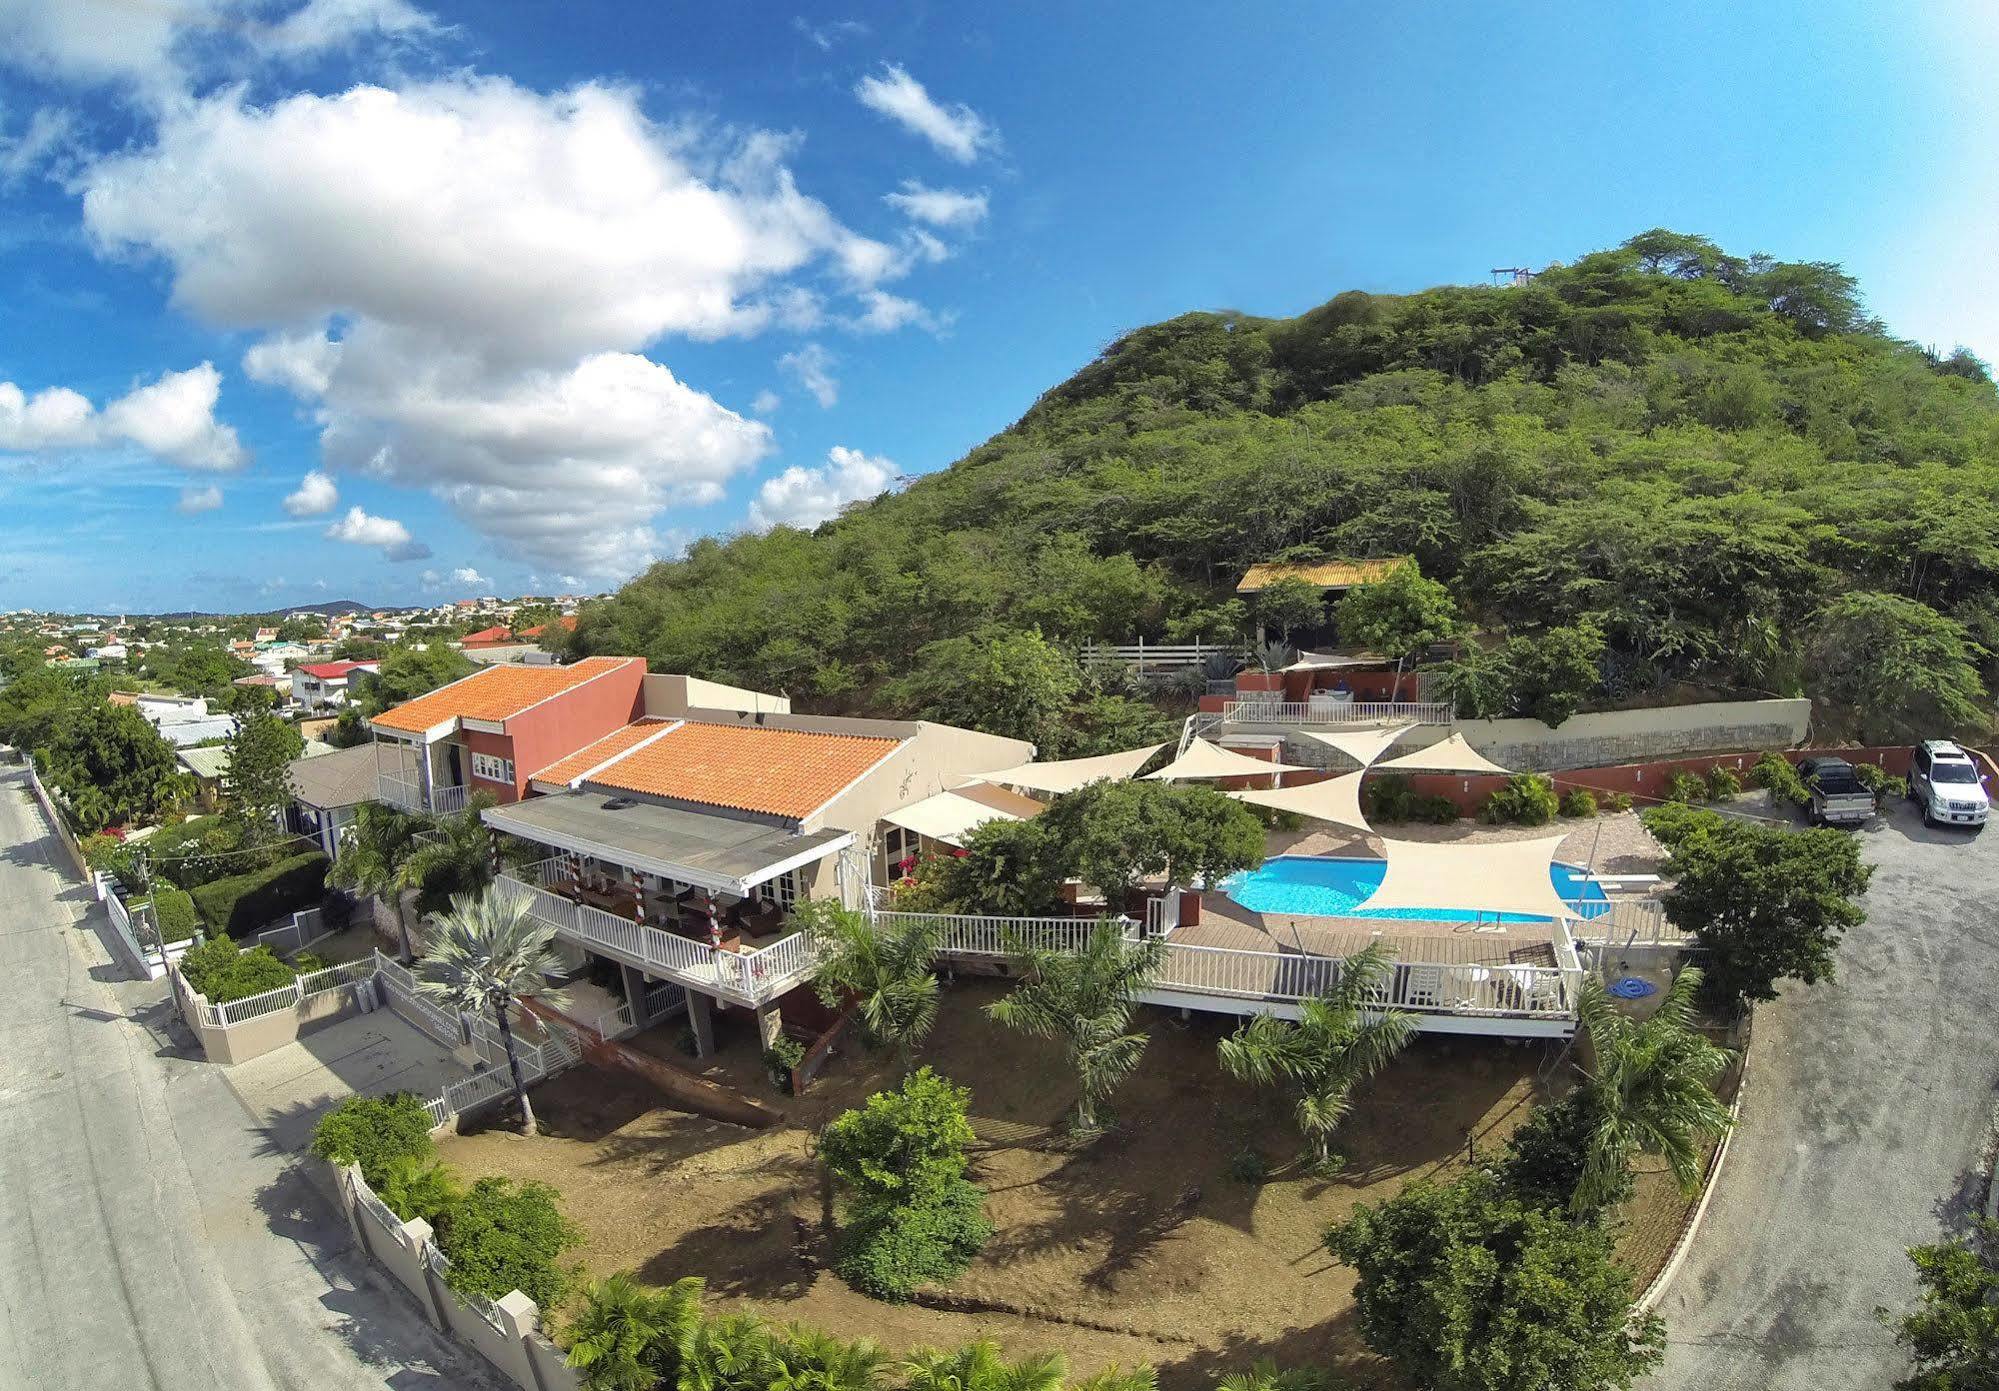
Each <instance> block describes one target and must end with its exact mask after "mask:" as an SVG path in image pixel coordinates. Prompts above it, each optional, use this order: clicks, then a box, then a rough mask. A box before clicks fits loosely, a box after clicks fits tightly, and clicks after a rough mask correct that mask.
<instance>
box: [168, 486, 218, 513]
mask: <svg viewBox="0 0 1999 1391" xmlns="http://www.w3.org/2000/svg"><path fill="white" fill-rule="evenodd" d="M221 505H222V490H221V489H220V488H218V487H216V486H215V485H214V484H213V483H211V484H209V485H208V486H207V487H205V488H182V489H181V490H180V501H179V502H178V503H176V504H174V510H175V511H177V512H213V511H214V510H215V509H216V508H218V507H220V506H221Z"/></svg>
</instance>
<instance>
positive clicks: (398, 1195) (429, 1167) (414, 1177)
mask: <svg viewBox="0 0 1999 1391" xmlns="http://www.w3.org/2000/svg"><path fill="white" fill-rule="evenodd" d="M427 1121H428V1118H427V1117H426V1122H427ZM426 1138H427V1137H426ZM368 1186H369V1187H370V1188H373V1189H374V1190H375V1196H376V1197H378V1198H380V1199H381V1200H382V1202H383V1203H384V1204H385V1205H386V1206H387V1207H388V1209H389V1211H390V1212H393V1213H394V1214H395V1215H396V1216H398V1217H400V1218H402V1219H403V1221H405V1222H411V1221H415V1220H416V1219H417V1218H419V1217H420V1218H422V1219H423V1220H424V1221H426V1222H428V1223H430V1225H431V1228H432V1230H435V1229H436V1227H437V1224H438V1223H439V1222H441V1221H443V1220H444V1216H445V1214H446V1213H448V1212H449V1211H451V1208H452V1205H453V1204H455V1203H457V1202H458V1201H459V1200H460V1199H461V1198H463V1197H464V1196H465V1190H464V1189H463V1188H461V1187H459V1185H458V1180H457V1179H455V1178H453V1177H452V1176H451V1171H450V1170H449V1169H447V1168H445V1167H444V1165H443V1164H442V1163H440V1162H439V1161H438V1160H435V1159H428V1160H427V1159H424V1158H422V1157H421V1156H419V1155H414V1154H404V1155H399V1156H397V1157H396V1158H394V1159H392V1160H390V1161H389V1164H388V1168H387V1170H386V1171H385V1172H384V1173H383V1174H382V1181H381V1183H379V1184H374V1183H371V1184H369V1185H368Z"/></svg>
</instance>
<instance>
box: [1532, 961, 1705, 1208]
mask: <svg viewBox="0 0 1999 1391" xmlns="http://www.w3.org/2000/svg"><path fill="white" fill-rule="evenodd" d="M1700 984H1701V973H1700V970H1699V968H1697V967H1692V966H1690V967H1688V968H1687V969H1686V970H1683V971H1681V972H1680V974H1679V975H1678V976H1677V977H1676V978H1675V979H1674V981H1673V984H1672V985H1671V986H1670V987H1669V988H1668V989H1667V991H1666V993H1665V995H1664V996H1663V997H1662V998H1661V1000H1660V1002H1659V1008H1658V1009H1656V1010H1654V1011H1653V1012H1652V1014H1651V1015H1650V1016H1649V1017H1647V1018H1645V1019H1633V1018H1631V1017H1630V1016H1629V1015H1626V1014H1623V1013H1620V1012H1619V1011H1618V1010H1617V1008H1616V1007H1615V1005H1614V1004H1613V1003H1612V1002H1611V998H1610V996H1609V994H1607V993H1606V992H1605V990H1604V988H1603V984H1602V982H1601V981H1598V980H1597V979H1595V978H1594V977H1591V978H1590V979H1588V980H1586V981H1584V982H1583V988H1582V992H1581V995H1580V997H1579V999H1578V1001H1577V1014H1578V1015H1579V1017H1580V1018H1581V1020H1582V1024H1583V1028H1584V1029H1585V1031H1587V1033H1588V1034H1589V1041H1590V1045H1591V1051H1593V1052H1594V1053H1595V1055H1596V1056H1595V1059H1594V1060H1593V1062H1592V1064H1591V1066H1590V1067H1589V1068H1588V1069H1587V1079H1588V1080H1586V1081H1585V1082H1584V1083H1583V1090H1584V1091H1585V1092H1586V1093H1587V1094H1588V1098H1589V1100H1590V1102H1591V1103H1592V1104H1593V1106H1594V1108H1595V1114H1596V1116H1597V1117H1598V1119H1597V1128H1596V1133H1595V1134H1594V1135H1593V1136H1592V1137H1591V1138H1590V1144H1589V1153H1588V1157H1587V1158H1586V1159H1585V1160H1584V1162H1583V1173H1582V1179H1581V1181H1580V1182H1578V1183H1577V1185H1576V1192H1575V1197H1574V1198H1573V1199H1572V1200H1571V1204H1570V1210H1571V1211H1572V1212H1577V1213H1581V1212H1588V1211H1592V1210H1594V1209H1595V1208H1597V1207H1600V1206H1601V1205H1602V1204H1603V1202H1604V1201H1605V1195H1606V1194H1609V1193H1612V1192H1614V1191H1615V1190H1616V1188H1617V1187H1618V1180H1619V1178H1620V1177H1621V1175H1622V1174H1623V1172H1624V1169H1625V1166H1626V1165H1627V1164H1629V1163H1630V1161H1631V1156H1632V1155H1633V1154H1637V1153H1643V1154H1656V1155H1660V1156H1662V1157H1663V1158H1664V1159H1665V1161H1666V1163H1667V1165H1668V1166H1669V1167H1670V1168H1671V1169H1672V1171H1673V1177H1674V1178H1675V1179H1677V1180H1678V1181H1679V1184H1680V1187H1681V1188H1682V1189H1683V1190H1685V1191H1686V1192H1688V1193H1692V1192H1693V1191H1694V1190H1695V1189H1697V1188H1698V1187H1699V1186H1700V1177H1701V1175H1700V1162H1701V1154H1700V1148H1701V1142H1702V1141H1703V1140H1718V1139H1719V1138H1720V1137H1721V1136H1722V1135H1723V1134H1724V1133H1726V1131H1727V1130H1728V1127H1729V1125H1730V1124H1731V1121H1730V1118H1729V1114H1728V1108H1727V1107H1726V1106H1724V1105H1722V1103H1721V1098H1720V1097H1718V1096H1716V1095H1715V1093H1714V1079H1715V1078H1717V1077H1719V1076H1720V1075H1721V1074H1722V1073H1723V1072H1724V1071H1726V1070H1727V1068H1728V1064H1729V1053H1728V1050H1727V1049H1725V1048H1718V1047H1716V1046H1715V1045H1714V1044H1712V1043H1710V1042H1708V1040H1707V1039H1706V1038H1705V1037H1703V1036H1702V1035H1701V1033H1700V1031H1699V1030H1698V1029H1697V1028H1695V1027H1694V997H1695V995H1696V993H1697V992H1698V991H1699V990H1700Z"/></svg>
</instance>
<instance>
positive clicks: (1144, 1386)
mask: <svg viewBox="0 0 1999 1391" xmlns="http://www.w3.org/2000/svg"><path fill="white" fill-rule="evenodd" d="M1072 1391H1159V1374H1158V1373H1157V1372H1155V1371H1153V1370H1152V1368H1150V1367H1147V1366H1145V1365H1144V1364H1142V1363H1141V1364H1140V1365H1139V1366H1136V1367H1133V1368H1131V1369H1130V1370H1126V1369H1125V1368H1123V1367H1119V1366H1116V1365H1112V1366H1109V1367H1106V1368H1104V1369H1103V1370H1102V1371H1101V1372H1098V1373H1097V1374H1096V1375H1095V1376H1090V1377H1084V1378H1083V1379H1082V1380H1081V1381H1079V1382H1077V1383H1076V1385H1075V1386H1074V1387H1073V1388H1072Z"/></svg>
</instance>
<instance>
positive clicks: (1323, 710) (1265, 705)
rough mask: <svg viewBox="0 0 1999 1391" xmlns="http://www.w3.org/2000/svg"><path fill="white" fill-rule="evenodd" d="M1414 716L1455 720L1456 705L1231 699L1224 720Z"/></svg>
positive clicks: (1372, 720) (1303, 721)
mask: <svg viewBox="0 0 1999 1391" xmlns="http://www.w3.org/2000/svg"><path fill="white" fill-rule="evenodd" d="M1388 720H1412V721H1414V722H1415V723H1417V724H1454V723H1456V720H1457V711H1456V709H1455V707H1453V706H1451V705H1449V704H1447V703H1444V702H1442V701H1429V700H1350V701H1343V702H1332V701H1295V700H1231V701H1226V702H1224V703H1223V705H1222V723H1223V724H1258V725H1262V724H1281V725H1347V724H1380V723H1383V722H1384V721H1388Z"/></svg>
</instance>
